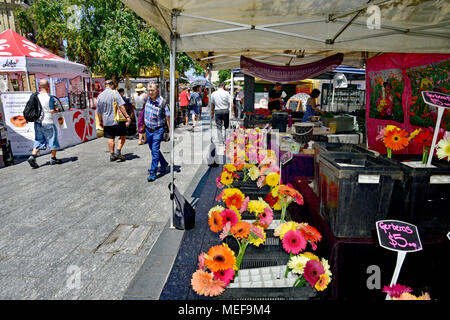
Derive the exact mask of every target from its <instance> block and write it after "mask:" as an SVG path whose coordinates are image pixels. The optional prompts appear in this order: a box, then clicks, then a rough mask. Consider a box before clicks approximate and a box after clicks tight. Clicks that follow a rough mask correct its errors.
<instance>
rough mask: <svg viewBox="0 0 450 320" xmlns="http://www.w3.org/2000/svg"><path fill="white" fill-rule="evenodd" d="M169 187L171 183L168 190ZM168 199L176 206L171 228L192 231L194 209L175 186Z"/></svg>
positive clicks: (170, 184)
mask: <svg viewBox="0 0 450 320" xmlns="http://www.w3.org/2000/svg"><path fill="white" fill-rule="evenodd" d="M171 186H172V183H169V190H170V189H171ZM170 199H171V200H174V201H175V204H176V208H175V211H174V213H173V226H174V227H175V228H176V229H179V230H189V229H193V228H194V227H195V209H194V208H193V207H192V206H191V204H190V203H189V202H188V201H187V200H186V198H184V197H183V195H182V194H181V193H180V191H179V190H178V188H177V187H176V186H175V185H174V186H173V194H171V196H170Z"/></svg>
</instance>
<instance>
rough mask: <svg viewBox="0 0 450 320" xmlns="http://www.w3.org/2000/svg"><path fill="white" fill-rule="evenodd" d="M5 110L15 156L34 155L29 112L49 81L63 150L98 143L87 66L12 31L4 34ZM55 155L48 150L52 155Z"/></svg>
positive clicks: (0, 70)
mask: <svg viewBox="0 0 450 320" xmlns="http://www.w3.org/2000/svg"><path fill="white" fill-rule="evenodd" d="M0 75H1V78H0V81H1V82H2V88H3V90H2V92H1V99H0V100H1V105H2V113H3V119H4V122H5V126H6V136H7V140H9V141H10V143H11V149H12V153H13V155H14V156H26V155H29V154H31V151H32V148H33V141H34V126H33V123H27V122H26V121H25V119H24V118H23V109H24V107H25V104H26V103H27V101H28V99H29V97H30V95H31V93H32V92H36V91H37V88H38V83H39V80H40V79H47V80H48V81H49V84H50V94H52V95H53V96H55V97H56V98H57V99H56V104H57V106H58V108H59V109H60V112H59V113H58V114H56V115H55V116H54V117H55V124H56V127H57V130H58V139H59V143H60V146H61V148H65V147H69V146H73V145H76V144H79V143H81V142H85V141H88V140H91V139H94V138H96V132H95V129H94V128H95V112H94V110H93V109H92V107H93V104H92V99H90V98H91V97H90V92H91V89H90V87H91V85H90V83H91V81H90V73H89V70H88V68H87V67H86V66H84V65H81V64H78V63H74V62H71V61H68V60H66V59H63V58H61V57H59V56H57V55H55V54H53V53H51V52H49V51H47V50H45V49H43V48H40V47H39V46H37V45H36V44H34V43H32V42H30V41H29V40H27V39H25V38H23V37H21V36H20V35H18V34H17V33H15V32H14V31H12V30H6V31H4V32H2V33H0ZM47 152H49V150H42V151H41V153H47Z"/></svg>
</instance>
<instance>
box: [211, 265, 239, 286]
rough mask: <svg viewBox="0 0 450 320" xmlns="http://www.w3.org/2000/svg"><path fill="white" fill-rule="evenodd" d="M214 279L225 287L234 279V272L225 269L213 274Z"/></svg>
mask: <svg viewBox="0 0 450 320" xmlns="http://www.w3.org/2000/svg"><path fill="white" fill-rule="evenodd" d="M214 279H215V280H222V281H223V282H224V283H225V286H227V285H228V284H229V283H230V282H231V280H233V279H234V270H233V269H226V270H220V271H217V272H214Z"/></svg>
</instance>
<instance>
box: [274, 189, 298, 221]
mask: <svg viewBox="0 0 450 320" xmlns="http://www.w3.org/2000/svg"><path fill="white" fill-rule="evenodd" d="M270 193H271V196H270V197H272V199H278V200H277V202H278V201H279V202H280V206H281V218H280V221H281V223H283V222H284V221H285V218H286V209H287V207H288V206H289V205H290V204H291V203H292V202H294V201H295V202H296V203H297V204H299V205H303V203H304V201H303V196H302V195H301V194H300V192H298V191H297V190H296V189H294V188H293V187H292V186H291V185H290V184H288V185H284V184H280V185H277V186H275V187H274V188H272V191H271V192H270ZM266 198H267V197H266Z"/></svg>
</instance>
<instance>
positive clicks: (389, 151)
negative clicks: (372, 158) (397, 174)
mask: <svg viewBox="0 0 450 320" xmlns="http://www.w3.org/2000/svg"><path fill="white" fill-rule="evenodd" d="M386 149H387V156H388V158H389V159H391V158H392V149H391V148H386Z"/></svg>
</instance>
